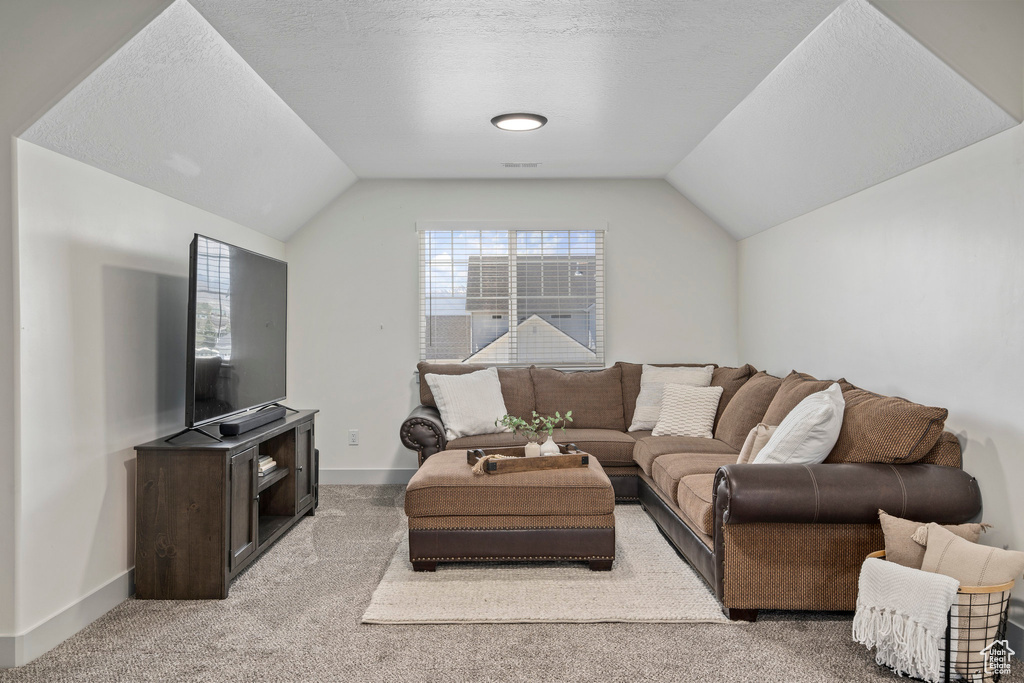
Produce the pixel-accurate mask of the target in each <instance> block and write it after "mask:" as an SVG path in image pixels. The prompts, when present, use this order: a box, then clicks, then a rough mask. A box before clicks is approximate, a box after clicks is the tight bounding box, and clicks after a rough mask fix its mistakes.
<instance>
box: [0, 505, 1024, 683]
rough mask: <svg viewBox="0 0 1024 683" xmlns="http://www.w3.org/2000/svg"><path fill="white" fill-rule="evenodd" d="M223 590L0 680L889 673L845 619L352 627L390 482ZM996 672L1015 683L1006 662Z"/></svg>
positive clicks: (391, 520)
mask: <svg viewBox="0 0 1024 683" xmlns="http://www.w3.org/2000/svg"><path fill="white" fill-rule="evenodd" d="M320 490H321V506H320V509H319V510H318V511H317V514H316V517H311V518H307V519H305V520H304V521H302V522H301V524H300V525H299V526H297V527H296V528H295V529H293V530H292V531H291V532H290V533H289V534H288V535H287V536H285V537H284V538H283V539H281V541H280V542H278V543H277V544H276V545H275V546H274V547H273V548H271V549H270V551H268V552H267V553H266V554H265V555H264V556H263V557H261V558H260V560H259V561H257V562H256V563H254V564H253V565H252V566H251V567H250V568H249V569H248V570H247V571H246V572H244V573H243V574H242V575H241V576H239V577H238V579H237V580H236V581H235V583H234V584H233V585H232V587H231V595H230V597H229V598H228V599H227V600H213V601H203V602H177V601H171V602H157V601H141V600H127V601H125V602H124V603H122V604H121V605H119V606H118V607H117V608H115V609H114V610H112V611H110V612H109V613H107V614H106V615H105V616H103V617H102V618H101V619H99V620H97V621H96V622H94V623H93V624H92V625H91V626H89V627H88V628H86V629H85V630H83V631H82V632H80V633H78V634H77V635H75V636H74V637H72V638H70V639H69V640H67V641H65V642H64V643H62V644H61V645H59V646H58V647H56V648H55V649H53V650H51V651H50V652H48V653H47V654H46V655H44V656H43V657H40V658H39V659H37V660H36V661H34V662H32V663H30V664H28V665H26V666H23V667H20V668H18V669H8V670H0V681H3V682H4V683H7V682H11V683H13V682H15V681H18V682H21V681H48V682H53V681H57V682H61V681H75V682H79V681H84V682H90V681H104V682H107V681H389V682H390V681H623V682H625V681H630V682H637V681H673V682H678V681H682V680H692V681H702V682H713V681H791V682H796V683H799V682H803V681H808V682H810V681H814V682H819V681H890V682H891V681H895V680H897V679H896V678H895V677H894V676H893V675H892V674H891V673H889V672H888V671H887V670H885V669H882V668H880V667H878V666H877V665H875V663H874V659H873V657H872V656H871V655H870V654H869V653H868V652H867V651H866V650H865V649H864V648H862V647H860V646H858V645H855V644H854V643H852V642H851V641H850V628H851V623H850V616H849V615H845V614H840V615H836V614H806V613H782V612H767V613H763V615H762V617H761V618H760V619H759V620H758V622H757V623H755V624H748V625H744V626H738V625H733V624H486V625H480V624H445V625H414V626H404V625H403V626H398V625H377V624H362V623H360V618H361V617H362V614H363V612H364V611H365V610H366V608H367V605H368V604H369V601H370V596H371V594H372V593H373V591H374V589H375V588H376V586H377V584H378V582H379V581H380V579H381V577H382V576H383V574H384V572H385V569H386V568H387V566H388V563H389V561H390V560H391V558H392V556H393V555H394V552H395V546H396V543H397V541H396V540H395V539H396V538H398V536H397V535H396V532H398V531H399V530H400V529H401V528H402V525H403V523H404V519H403V515H402V496H403V489H402V487H399V486H323V487H321V489H320ZM1013 664H1014V668H1013V673H1012V674H1011V675H1010V676H1007V677H1004V679H1003V680H1004V681H1007V682H1008V683H1009V682H1012V683H1021V682H1024V665H1022V664H1021V663H1020V661H1019V660H1014V662H1013Z"/></svg>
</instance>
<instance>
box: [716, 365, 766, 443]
mask: <svg viewBox="0 0 1024 683" xmlns="http://www.w3.org/2000/svg"><path fill="white" fill-rule="evenodd" d="M711 381H712V382H714V379H712V380H711ZM780 386H782V380H781V379H779V378H778V377H772V376H771V375H769V374H768V373H765V372H758V373H757V374H755V375H754V376H753V377H751V378H750V379H748V380H747V381H746V382H745V383H744V384H743V386H741V387H740V388H739V389H737V391H736V393H735V394H734V395H733V397H732V400H731V401H729V405H727V406H726V407H725V410H724V411H722V417H721V419H720V420H719V421H718V427H717V428H716V429H715V438H716V439H718V440H720V441H724V442H725V443H727V444H729V445H730V446H732V447H733V448H734V449H736V450H737V451H739V449H741V448H743V442H744V441H745V440H746V438H747V434H749V433H750V430H751V429H753V428H754V427H755V426H756V425H757V423H758V422H763V420H762V418H763V417H764V413H765V411H766V410H767V409H768V406H769V405H770V404H771V402H772V399H773V398H775V393H776V392H777V391H778V390H779V387H780ZM723 398H724V395H723Z"/></svg>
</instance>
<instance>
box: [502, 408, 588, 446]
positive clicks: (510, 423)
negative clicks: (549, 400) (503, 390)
mask: <svg viewBox="0 0 1024 683" xmlns="http://www.w3.org/2000/svg"><path fill="white" fill-rule="evenodd" d="M569 422H572V411H571V410H570V411H568V412H566V413H565V415H562V414H561V413H559V412H558V411H557V410H556V411H555V414H554V415H539V414H538V413H537V411H536V410H535V411H533V418H532V419H530V420H526V419H524V418H521V417H516V416H515V415H503V416H502V417H500V418H499V419H497V420H495V421H494V424H495V426H497V425H501V426H502V427H507V428H508V429H511V430H512V431H513V432H515V433H519V434H522V435H523V436H525V437H526V438H527V439H529V440H530V441H534V440H536V439H537V437H538V436H539V435H540V434H541V432H545V433H546V434H547V435H548V436H552V435H553V434H554V433H555V430H556V429H561V430H562V431H563V432H564V431H565V425H566V424H567V423H569Z"/></svg>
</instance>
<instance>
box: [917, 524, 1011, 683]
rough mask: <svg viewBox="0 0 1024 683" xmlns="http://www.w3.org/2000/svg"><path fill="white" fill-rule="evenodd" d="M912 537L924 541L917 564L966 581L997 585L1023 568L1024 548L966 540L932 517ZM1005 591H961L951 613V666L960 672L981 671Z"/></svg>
mask: <svg viewBox="0 0 1024 683" xmlns="http://www.w3.org/2000/svg"><path fill="white" fill-rule="evenodd" d="M924 529H925V531H924V532H920V531H919V532H918V533H915V534H914V535H915V537H917V538H919V539H920V540H924V541H926V542H927V544H928V546H927V548H926V549H925V552H924V562H923V564H922V565H921V569H923V570H924V571H926V572H936V573H938V574H945V575H946V576H952V577H953V578H954V579H957V580H958V581H959V582H960V589H961V591H962V590H963V588H964V587H965V586H998V585H1000V584H1004V583H1008V582H1010V581H1016V580H1017V579H1019V578H1020V577H1021V575H1022V574H1024V553H1022V552H1017V551H1015V550H1001V549H999V548H992V547H989V546H984V545H978V544H977V543H971V542H969V541H965V540H964V539H962V538H960V537H958V536H956V535H955V534H953V533H951V532H949V531H946V530H945V529H944V528H942V527H941V526H940V525H938V524H935V523H932V524H929V525H927V526H926V527H924ZM1006 597H1007V596H1006V595H1005V593H978V594H970V593H960V594H959V595H958V596H957V605H956V609H955V610H954V615H955V616H956V617H957V622H958V626H959V631H958V640H957V643H956V644H955V645H954V647H955V649H956V660H955V661H956V669H957V672H958V673H960V674H961V675H963V676H969V675H972V674H973V673H974V672H978V671H981V669H982V667H983V663H984V660H983V658H982V657H980V656H979V655H980V651H981V649H982V648H984V647H986V646H987V645H988V644H989V643H990V642H991V641H992V638H994V637H995V635H996V631H997V629H998V626H999V621H1000V618H1001V617H1002V610H1003V608H1004V607H1005V604H1004V602H1003V601H1004V598H1006Z"/></svg>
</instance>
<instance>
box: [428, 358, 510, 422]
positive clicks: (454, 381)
mask: <svg viewBox="0 0 1024 683" xmlns="http://www.w3.org/2000/svg"><path fill="white" fill-rule="evenodd" d="M425 377H426V380H427V386H429V387H430V393H432V394H433V395H434V402H435V403H437V409H438V410H439V411H440V412H441V421H442V422H443V423H444V428H445V433H446V434H447V436H448V438H449V439H458V438H459V437H462V436H475V435H476V434H497V433H499V432H507V431H508V429H507V428H506V427H502V426H501V425H495V424H494V422H495V420H500V419H501V418H502V416H503V415H505V413H506V412H508V411H507V410H505V399H504V398H502V396H501V382H499V381H498V369H497V368H487V369H486V370H477V371H476V372H470V373H468V374H465V375H435V374H432V373H431V374H427V375H425Z"/></svg>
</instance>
